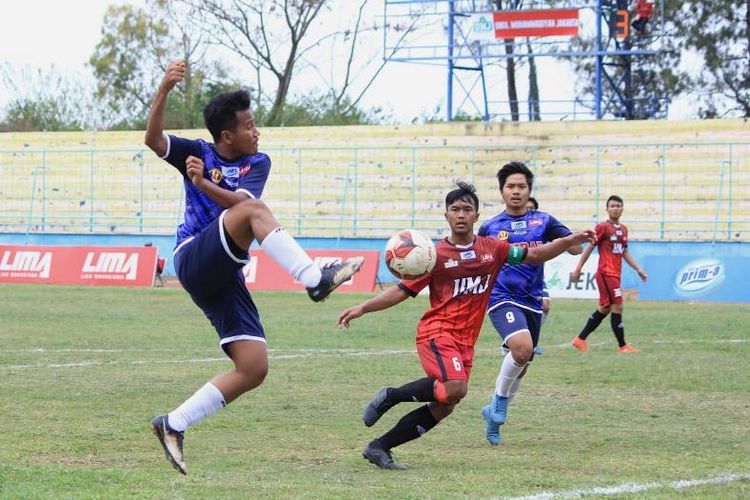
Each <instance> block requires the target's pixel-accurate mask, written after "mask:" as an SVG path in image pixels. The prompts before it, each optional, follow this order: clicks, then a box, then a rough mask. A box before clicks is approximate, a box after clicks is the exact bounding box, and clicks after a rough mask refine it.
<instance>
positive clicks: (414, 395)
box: [388, 377, 435, 404]
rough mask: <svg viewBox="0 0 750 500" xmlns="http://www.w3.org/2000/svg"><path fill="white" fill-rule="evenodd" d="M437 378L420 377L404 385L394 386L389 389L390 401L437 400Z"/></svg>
mask: <svg viewBox="0 0 750 500" xmlns="http://www.w3.org/2000/svg"><path fill="white" fill-rule="evenodd" d="M434 387H435V379H434V378H429V377H425V378H420V379H419V380H415V381H413V382H409V383H407V384H404V385H402V386H401V387H393V388H391V389H389V390H388V401H390V402H392V403H393V404H396V403H405V402H407V401H411V402H417V401H421V402H428V401H435V390H434Z"/></svg>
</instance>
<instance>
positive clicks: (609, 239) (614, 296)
mask: <svg viewBox="0 0 750 500" xmlns="http://www.w3.org/2000/svg"><path fill="white" fill-rule="evenodd" d="M622 209H623V201H622V198H620V197H619V196H616V195H612V196H610V197H609V198H608V199H607V214H608V215H609V219H608V220H607V221H605V222H602V223H600V224H597V225H596V243H595V244H593V245H589V246H588V247H586V249H585V250H584V251H583V254H581V260H579V261H578V266H576V269H575V271H573V274H571V276H570V279H571V280H572V281H573V282H577V281H578V280H580V279H581V270H582V269H583V265H584V264H585V263H586V261H587V260H588V258H589V256H590V255H591V252H593V251H594V247H598V248H599V267H598V268H597V270H596V286H597V288H599V307H598V308H597V309H596V311H594V313H593V314H592V315H591V316H589V319H588V321H587V322H586V326H584V327H583V330H581V333H579V334H578V336H577V337H574V338H573V342H572V344H573V347H575V348H576V349H578V350H579V351H582V352H586V351H588V350H589V345H588V342H586V338H587V337H588V336H589V335H590V334H591V333H592V332H593V331H594V330H596V329H597V327H598V326H599V325H600V324H601V322H602V320H603V319H604V318H606V317H607V314H609V313H610V312H611V313H612V318H611V322H612V331H613V332H614V334H615V337H616V338H617V344H618V348H617V349H618V350H619V351H620V352H638V351H640V349H636V348H635V347H633V346H632V345H630V344H628V343H626V342H625V327H624V326H623V324H622V309H623V307H622V288H621V287H620V280H621V277H622V259H625V262H627V263H628V265H630V267H632V268H633V269H635V272H637V273H638V276H639V277H640V278H641V279H642V280H643V281H646V279H648V276H647V275H646V271H644V270H643V269H641V268H640V267H639V266H638V264H636V262H635V259H633V256H632V255H631V254H630V252H629V251H628V228H627V227H626V226H625V224H620V217H622Z"/></svg>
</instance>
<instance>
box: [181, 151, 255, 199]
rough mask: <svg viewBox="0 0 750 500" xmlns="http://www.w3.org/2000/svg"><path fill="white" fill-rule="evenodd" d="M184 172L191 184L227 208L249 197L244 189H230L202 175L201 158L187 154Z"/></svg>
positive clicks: (203, 168) (203, 170)
mask: <svg viewBox="0 0 750 500" xmlns="http://www.w3.org/2000/svg"><path fill="white" fill-rule="evenodd" d="M185 167H186V173H187V176H188V178H189V179H190V182H192V183H193V186H195V187H197V188H198V189H200V190H201V191H203V193H205V195H206V196H208V197H209V198H211V201H213V202H214V203H216V204H217V205H219V206H221V207H223V208H229V207H232V206H234V205H236V204H237V203H239V202H241V201H245V200H247V199H249V198H250V195H249V194H248V193H249V192H247V193H246V192H245V191H230V190H228V189H224V188H222V187H219V186H217V185H216V184H214V183H213V182H212V181H211V180H210V179H207V178H206V177H205V176H204V172H205V170H206V169H205V167H204V164H203V160H201V159H200V158H197V157H195V156H188V157H187V160H186V161H185Z"/></svg>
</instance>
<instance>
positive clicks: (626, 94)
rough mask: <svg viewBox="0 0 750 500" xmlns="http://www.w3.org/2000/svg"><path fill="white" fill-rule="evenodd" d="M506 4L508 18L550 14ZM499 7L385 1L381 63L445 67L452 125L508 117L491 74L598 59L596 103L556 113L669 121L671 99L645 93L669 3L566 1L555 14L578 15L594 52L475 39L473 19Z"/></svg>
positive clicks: (561, 44)
mask: <svg viewBox="0 0 750 500" xmlns="http://www.w3.org/2000/svg"><path fill="white" fill-rule="evenodd" d="M501 4H502V6H503V11H502V12H509V11H517V12H518V11H531V10H545V9H546V10H548V9H550V7H549V2H548V1H543V0H526V1H524V0H506V1H504V2H501ZM496 5H497V2H492V1H489V0H385V4H384V30H383V48H384V53H383V57H384V59H385V60H386V61H389V62H401V63H418V64H428V65H440V66H444V67H445V68H446V69H447V81H446V94H445V101H446V118H447V119H448V120H453V119H454V118H456V117H457V116H458V117H460V118H465V117H466V116H472V117H481V119H482V120H484V121H490V120H494V119H500V118H502V117H503V115H505V114H507V113H503V112H502V111H500V106H501V105H503V104H507V103H508V101H502V100H500V99H498V98H497V96H493V95H490V93H489V92H488V88H489V87H490V85H489V80H490V79H491V78H493V75H492V72H490V71H488V66H490V65H493V64H494V65H497V64H498V62H500V63H504V64H506V65H507V64H508V61H509V60H513V61H519V60H528V58H529V56H533V58H534V60H536V59H537V58H580V57H584V58H593V63H594V79H595V81H594V83H593V97H594V98H593V101H591V100H585V99H581V98H578V97H576V96H572V97H571V99H570V100H569V101H565V102H561V101H557V105H558V106H559V105H560V104H561V103H562V104H563V105H566V103H567V105H568V106H569V108H570V109H569V110H568V111H566V112H565V113H564V114H565V116H572V117H573V118H576V117H578V116H579V115H583V116H586V117H593V118H596V119H604V118H619V119H652V118H665V117H666V114H667V111H668V105H669V102H670V97H669V96H661V95H654V91H653V90H651V89H649V88H648V87H647V83H648V81H649V78H655V75H651V74H650V73H649V72H648V70H647V68H646V63H647V58H653V57H656V56H658V54H659V52H660V51H661V42H662V41H663V39H664V36H665V35H664V6H663V2H658V1H657V0H651V1H648V2H646V1H644V0H567V1H561V2H558V3H557V4H555V9H559V8H565V9H578V12H579V16H580V18H581V19H580V21H579V22H580V29H581V31H582V34H583V36H584V37H587V39H588V40H589V41H590V42H589V44H588V45H587V44H583V43H576V41H575V40H573V39H571V38H569V37H568V38H563V37H529V38H525V39H523V40H521V39H515V40H511V41H508V40H495V41H478V40H472V39H471V38H469V32H470V26H469V23H470V20H471V19H472V16H473V15H475V14H482V13H484V14H489V13H492V12H497V11H498V9H497V8H496V7H495V6H496ZM644 7H648V8H649V9H650V15H649V16H648V17H645V16H643V15H642V13H643V8H644ZM637 20H639V21H637ZM636 21H637V22H636ZM521 44H523V45H524V46H525V47H526V51H525V52H518V51H517V50H516V49H517V48H519V46H521ZM494 78H495V79H497V77H494ZM493 86H495V87H497V85H493ZM517 102H518V103H521V102H523V101H521V100H520V99H518V100H517ZM539 102H540V103H541V104H545V102H546V101H544V100H543V99H541V100H540V101H539ZM530 109H531V106H529V110H530ZM467 110H468V111H467ZM580 110H584V112H583V113H581V111H580ZM529 114H531V113H529ZM530 119H531V117H530Z"/></svg>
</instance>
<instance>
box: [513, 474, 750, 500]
mask: <svg viewBox="0 0 750 500" xmlns="http://www.w3.org/2000/svg"><path fill="white" fill-rule="evenodd" d="M745 479H748V480H750V473H744V474H743V473H738V474H735V473H727V474H722V475H720V476H716V477H711V478H706V479H680V480H677V481H664V482H653V483H643V484H634V483H626V484H620V485H618V486H600V487H593V488H583V489H580V490H568V491H559V492H546V491H545V492H543V493H538V494H535V495H527V496H521V497H510V500H546V499H548V498H580V497H588V496H610V495H622V494H626V493H639V492H641V491H648V490H656V489H660V488H669V489H673V490H682V489H686V488H695V487H696V486H705V485H715V484H728V483H733V482H735V481H742V480H745ZM506 498H507V497H506Z"/></svg>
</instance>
